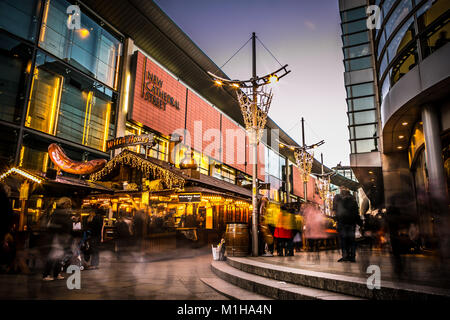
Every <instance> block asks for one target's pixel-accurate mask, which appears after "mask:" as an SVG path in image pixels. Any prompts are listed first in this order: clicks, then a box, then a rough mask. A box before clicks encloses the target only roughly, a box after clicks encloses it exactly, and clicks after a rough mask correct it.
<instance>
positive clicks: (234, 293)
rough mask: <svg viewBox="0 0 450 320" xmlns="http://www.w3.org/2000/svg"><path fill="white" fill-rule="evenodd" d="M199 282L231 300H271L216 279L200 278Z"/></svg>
mask: <svg viewBox="0 0 450 320" xmlns="http://www.w3.org/2000/svg"><path fill="white" fill-rule="evenodd" d="M200 280H201V281H202V282H203V283H204V284H206V285H207V286H209V287H211V288H212V289H214V290H216V291H217V292H218V293H220V294H222V295H224V296H225V297H227V298H229V299H232V300H272V299H270V298H268V297H266V296H263V295H260V294H257V293H254V292H251V291H248V290H245V289H242V288H240V287H238V286H235V285H233V284H231V283H229V282H227V281H225V280H222V279H220V278H218V277H214V278H200Z"/></svg>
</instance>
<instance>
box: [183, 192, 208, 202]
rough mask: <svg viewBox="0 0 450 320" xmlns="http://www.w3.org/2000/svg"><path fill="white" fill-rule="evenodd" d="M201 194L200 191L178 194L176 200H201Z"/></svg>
mask: <svg viewBox="0 0 450 320" xmlns="http://www.w3.org/2000/svg"><path fill="white" fill-rule="evenodd" d="M201 200H202V195H201V194H200V193H185V194H179V195H178V202H201Z"/></svg>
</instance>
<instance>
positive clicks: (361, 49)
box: [344, 43, 370, 59]
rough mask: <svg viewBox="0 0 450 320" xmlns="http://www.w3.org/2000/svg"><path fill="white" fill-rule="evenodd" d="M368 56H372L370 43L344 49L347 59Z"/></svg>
mask: <svg viewBox="0 0 450 320" xmlns="http://www.w3.org/2000/svg"><path fill="white" fill-rule="evenodd" d="M368 54H370V46H369V44H368V43H366V44H363V45H360V46H354V47H349V48H345V49H344V58H345V59H350V58H357V57H361V56H367V55H368Z"/></svg>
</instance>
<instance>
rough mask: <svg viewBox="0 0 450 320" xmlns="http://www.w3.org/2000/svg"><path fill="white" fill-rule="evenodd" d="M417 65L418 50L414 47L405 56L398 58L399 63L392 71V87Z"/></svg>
mask: <svg viewBox="0 0 450 320" xmlns="http://www.w3.org/2000/svg"><path fill="white" fill-rule="evenodd" d="M416 64H417V50H416V46H415V43H414V45H413V46H412V47H411V48H410V49H409V50H408V51H407V52H405V53H404V54H403V55H401V56H399V57H398V58H397V63H396V64H394V66H393V67H392V70H391V74H392V75H391V85H392V86H393V85H394V84H395V83H396V82H397V81H398V80H400V79H401V78H402V77H403V76H404V75H405V74H407V73H408V72H409V70H411V69H412V68H414V66H415V65H416Z"/></svg>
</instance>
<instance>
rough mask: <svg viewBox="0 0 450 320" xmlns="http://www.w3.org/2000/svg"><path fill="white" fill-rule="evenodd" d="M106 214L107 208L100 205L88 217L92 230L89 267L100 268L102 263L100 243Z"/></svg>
mask: <svg viewBox="0 0 450 320" xmlns="http://www.w3.org/2000/svg"><path fill="white" fill-rule="evenodd" d="M104 214H105V209H103V208H102V207H100V206H98V207H95V209H94V212H93V213H91V214H90V215H89V217H88V219H87V224H86V227H87V229H88V231H89V232H90V241H89V244H90V249H91V261H90V265H89V267H88V269H98V266H99V263H100V253H99V247H100V243H101V242H103V228H104V219H103V216H104Z"/></svg>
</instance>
